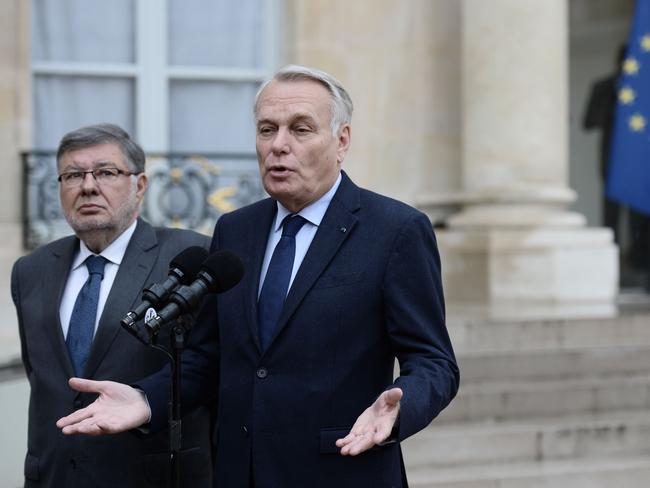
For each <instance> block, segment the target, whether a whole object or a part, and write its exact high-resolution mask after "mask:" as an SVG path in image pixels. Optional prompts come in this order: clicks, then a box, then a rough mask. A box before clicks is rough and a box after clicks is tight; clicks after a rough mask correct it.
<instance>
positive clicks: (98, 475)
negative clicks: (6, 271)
mask: <svg viewBox="0 0 650 488" xmlns="http://www.w3.org/2000/svg"><path fill="white" fill-rule="evenodd" d="M208 244H209V241H208V238H207V237H205V236H201V235H200V234H197V233H194V232H190V231H182V230H172V229H154V228H153V227H151V226H150V225H149V224H147V223H146V222H144V221H142V220H139V221H138V225H137V227H136V230H135V233H134V234H133V236H132V238H131V241H130V242H129V245H128V247H127V250H126V253H125V255H124V259H123V261H122V263H121V265H120V267H119V270H118V273H117V276H116V277H115V281H114V283H113V287H112V288H111V291H110V294H109V296H108V298H107V301H106V305H105V307H104V311H103V313H102V316H101V319H100V321H99V326H98V329H97V332H96V335H95V338H94V340H93V344H92V349H91V352H90V356H89V358H88V362H87V365H86V374H85V376H86V377H87V378H90V379H95V380H113V381H119V382H123V383H131V382H134V381H135V380H137V379H139V378H141V377H143V376H146V375H148V374H151V373H153V372H154V371H157V370H158V369H160V368H161V367H162V366H164V365H165V364H166V362H167V359H166V357H165V355H164V354H163V353H161V352H160V351H157V350H155V349H152V348H149V347H146V346H144V345H142V344H141V343H139V342H138V341H137V340H136V339H135V338H133V337H131V336H130V335H129V334H128V333H127V332H125V331H124V330H123V329H122V328H121V326H120V320H121V319H122V317H124V315H125V314H126V312H128V311H129V310H131V309H132V308H133V306H134V305H135V304H137V303H139V300H140V298H141V296H140V295H141V291H142V289H143V288H144V287H146V286H148V285H150V284H151V283H153V282H159V281H162V280H164V279H165V277H166V275H167V272H168V267H169V261H170V260H171V259H172V258H174V256H176V255H177V254H178V253H179V252H180V251H181V250H183V249H185V248H187V247H189V246H193V245H200V246H203V247H207V246H208ZM78 246H79V241H78V239H77V238H76V237H73V236H70V237H66V238H63V239H60V240H58V241H55V242H52V243H50V244H48V245H46V246H43V247H42V248H40V249H37V250H36V251H34V252H33V253H32V254H30V255H28V256H25V257H22V258H20V259H19V260H18V261H16V263H15V264H14V267H13V271H12V276H11V293H12V297H13V300H14V303H15V305H16V311H17V314H18V323H19V328H20V338H21V346H22V358H23V362H24V365H25V370H26V372H27V377H28V379H29V383H30V386H31V395H30V404H29V429H28V430H29V433H28V448H27V449H28V451H27V456H26V459H25V487H53V488H55V487H56V488H60V487H66V488H69V487H74V488H79V487H88V488H98V487H109V486H110V487H120V488H125V487H126V488H128V487H133V488H136V487H137V488H141V487H147V486H165V480H166V475H167V464H168V455H166V454H165V451H167V449H168V433H167V431H164V432H161V433H159V434H157V435H155V436H150V437H147V438H144V439H142V438H139V437H136V436H135V435H134V434H132V433H128V432H127V433H123V434H118V435H112V436H100V437H88V436H64V435H63V434H61V433H60V431H59V429H58V428H57V427H56V425H55V422H56V421H57V419H58V418H60V417H62V416H64V415H68V414H69V413H71V412H72V411H73V410H75V409H78V408H81V407H84V406H86V405H88V404H89V403H91V402H92V401H93V400H94V395H87V394H79V393H76V392H74V391H73V390H71V389H70V388H69V387H68V385H67V381H68V379H69V378H70V377H71V376H73V368H72V364H71V362H70V358H69V356H68V351H67V348H66V344H65V340H64V337H63V333H62V330H61V323H60V321H59V304H60V300H61V296H62V294H63V290H64V287H65V284H66V280H67V277H68V272H69V270H70V265H71V262H72V259H73V258H74V256H75V253H76V251H77V249H78ZM167 337H168V334H167ZM167 337H165V336H161V337H160V344H163V345H168V339H167ZM210 431H211V429H210V415H209V411H208V409H207V408H205V407H204V408H201V409H198V410H197V411H195V412H194V413H193V414H192V415H191V416H189V417H187V419H186V420H184V421H183V449H184V452H183V454H182V456H181V469H182V473H183V486H192V487H208V486H210V484H211V462H210Z"/></svg>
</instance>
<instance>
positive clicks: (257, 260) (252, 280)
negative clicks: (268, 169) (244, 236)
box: [245, 198, 277, 352]
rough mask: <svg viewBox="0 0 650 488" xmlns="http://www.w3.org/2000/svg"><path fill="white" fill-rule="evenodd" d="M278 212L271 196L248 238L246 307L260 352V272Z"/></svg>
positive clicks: (249, 322) (253, 335)
mask: <svg viewBox="0 0 650 488" xmlns="http://www.w3.org/2000/svg"><path fill="white" fill-rule="evenodd" d="M276 212H277V204H276V202H275V200H273V199H270V198H269V199H268V200H265V202H264V207H263V208H262V210H261V212H260V220H259V221H257V222H259V224H257V222H254V223H253V224H254V225H253V226H251V227H250V234H249V239H248V242H249V243H250V246H249V248H248V253H247V256H249V258H250V260H251V261H250V263H249V265H247V266H246V269H249V270H250V272H248V273H247V274H246V286H245V293H246V296H245V300H246V305H245V307H246V315H247V318H248V325H249V328H250V333H251V337H252V339H253V342H254V343H255V346H256V347H257V350H258V351H259V352H261V350H262V348H261V346H260V338H259V325H258V322H257V291H258V290H259V284H260V273H261V270H262V261H263V260H264V254H265V252H266V244H267V241H268V238H269V232H270V229H271V225H273V221H274V219H275V215H276ZM260 229H262V232H260Z"/></svg>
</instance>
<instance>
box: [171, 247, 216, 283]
mask: <svg viewBox="0 0 650 488" xmlns="http://www.w3.org/2000/svg"><path fill="white" fill-rule="evenodd" d="M207 257H208V251H206V250H205V249H204V248H202V247H200V246H192V247H188V248H187V249H183V250H182V251H181V252H179V253H178V254H177V255H176V257H174V259H172V260H171V261H170V262H169V268H170V269H172V268H178V269H180V270H181V271H182V273H183V276H182V277H181V279H180V283H181V284H182V285H189V284H190V283H192V281H194V279H195V278H196V274H197V273H198V272H199V271H200V270H201V265H202V264H203V262H204V261H205V259H206V258H207Z"/></svg>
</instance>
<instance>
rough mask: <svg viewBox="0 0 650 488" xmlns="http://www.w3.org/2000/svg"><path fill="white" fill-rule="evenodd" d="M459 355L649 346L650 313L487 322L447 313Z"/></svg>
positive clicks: (637, 312) (455, 347) (639, 312)
mask: <svg viewBox="0 0 650 488" xmlns="http://www.w3.org/2000/svg"><path fill="white" fill-rule="evenodd" d="M448 329H449V333H450V335H451V339H452V342H453V344H454V349H455V351H456V353H457V354H458V355H459V356H462V355H464V354H475V353H480V352H507V351H520V352H524V351H536V350H558V349H579V348H583V347H599V346H600V347H617V346H642V345H646V346H647V345H650V312H648V311H635V312H631V313H628V314H624V315H620V316H618V317H614V318H611V319H589V320H587V319H581V320H560V319H554V320H536V321H535V320H530V321H511V322H509V321H498V322H493V321H488V320H485V319H475V320H472V319H466V318H462V317H461V316H453V315H451V314H450V315H449V319H448Z"/></svg>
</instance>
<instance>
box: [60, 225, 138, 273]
mask: <svg viewBox="0 0 650 488" xmlns="http://www.w3.org/2000/svg"><path fill="white" fill-rule="evenodd" d="M137 223H138V220H137V219H136V220H134V221H133V223H132V224H131V225H130V226H128V227H127V228H126V230H125V231H124V232H122V233H121V234H120V235H119V236H118V237H117V239H115V240H114V241H113V242H111V243H110V244H109V245H108V247H107V248H106V249H104V250H103V251H102V252H100V253H99V255H100V256H103V257H104V258H106V260H107V261H108V262H110V263H114V264H117V265H118V266H119V265H120V264H121V263H122V259H123V258H124V254H125V253H126V247H127V246H128V245H129V241H130V240H131V236H132V235H133V233H134V232H135V227H136V225H137ZM94 254H95V253H94V252H92V251H91V250H90V249H88V246H86V243H85V242H84V241H82V240H79V252H78V253H77V257H76V258H75V259H74V261H73V262H72V269H77V268H78V267H79V266H81V265H82V264H83V263H84V262H85V261H86V258H88V256H93V255H94Z"/></svg>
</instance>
